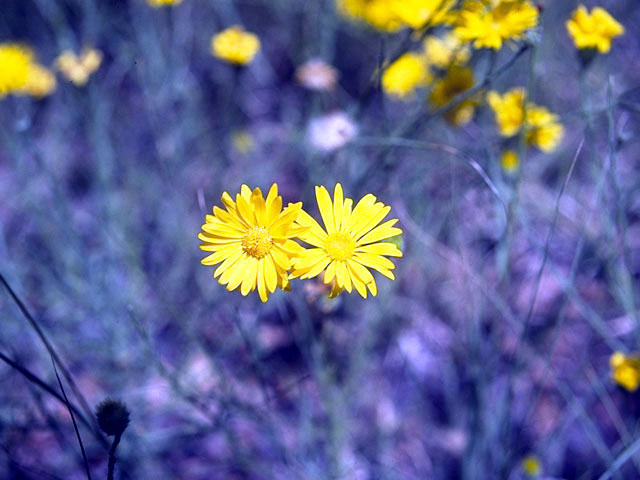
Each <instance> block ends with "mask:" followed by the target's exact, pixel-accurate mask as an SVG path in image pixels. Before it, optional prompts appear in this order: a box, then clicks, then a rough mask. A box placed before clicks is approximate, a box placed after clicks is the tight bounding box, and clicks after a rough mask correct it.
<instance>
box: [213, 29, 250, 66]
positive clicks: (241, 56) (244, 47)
mask: <svg viewBox="0 0 640 480" xmlns="http://www.w3.org/2000/svg"><path fill="white" fill-rule="evenodd" d="M259 50H260V39H259V38H258V37H257V36H256V35H254V34H253V33H250V32H246V31H245V30H244V29H243V28H242V27H241V26H239V25H234V26H233V27H229V28H227V29H226V30H223V31H222V32H220V33H218V34H216V35H214V36H213V38H212V39H211V52H212V53H213V56H214V57H217V58H220V59H222V60H225V61H227V62H229V63H234V64H236V65H246V64H248V63H250V62H251V61H252V60H253V58H254V57H255V56H256V54H257V53H258V51H259Z"/></svg>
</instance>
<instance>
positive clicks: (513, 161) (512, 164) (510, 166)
mask: <svg viewBox="0 0 640 480" xmlns="http://www.w3.org/2000/svg"><path fill="white" fill-rule="evenodd" d="M500 164H501V165H502V170H504V171H505V172H506V173H513V172H515V171H516V170H518V168H520V157H519V156H518V154H517V153H516V152H515V151H514V150H507V151H506V152H504V153H503V154H502V157H501V158H500Z"/></svg>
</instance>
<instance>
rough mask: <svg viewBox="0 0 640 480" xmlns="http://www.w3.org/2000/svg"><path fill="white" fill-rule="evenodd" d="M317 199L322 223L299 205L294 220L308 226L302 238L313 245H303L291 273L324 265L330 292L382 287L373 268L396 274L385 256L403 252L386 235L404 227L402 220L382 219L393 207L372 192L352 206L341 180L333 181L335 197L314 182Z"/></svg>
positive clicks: (305, 273) (312, 272)
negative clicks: (378, 285) (322, 225)
mask: <svg viewBox="0 0 640 480" xmlns="http://www.w3.org/2000/svg"><path fill="white" fill-rule="evenodd" d="M316 200H317V202H318V209H319V210H320V216H321V217H322V221H323V223H324V229H323V228H322V227H321V226H320V224H318V222H317V221H316V220H315V219H314V218H313V217H311V216H310V215H309V214H308V213H306V212H305V211H304V210H300V213H299V215H298V218H297V219H296V223H297V224H298V225H300V226H302V227H306V228H307V230H306V231H304V233H302V234H301V235H300V237H299V238H300V240H302V241H303V242H306V243H308V244H310V245H312V246H313V247H314V248H310V249H306V250H303V251H302V252H300V254H299V256H298V257H297V258H295V259H294V261H293V272H292V273H291V277H292V278H297V277H300V278H302V279H305V278H313V277H316V276H318V275H320V273H322V272H323V271H324V277H323V281H324V283H326V284H329V283H333V288H332V290H331V294H330V296H331V297H334V296H336V295H338V294H339V293H340V292H341V291H342V290H347V292H349V293H351V292H352V291H353V289H355V290H356V291H357V292H358V293H359V294H360V295H361V296H362V297H363V298H366V297H367V289H369V292H370V293H371V294H372V295H376V294H377V293H378V287H377V285H376V281H375V279H374V278H373V275H372V274H371V272H370V271H369V268H372V269H374V270H377V271H378V272H380V273H381V274H382V275H384V276H385V277H388V278H390V279H391V280H393V279H394V278H395V277H394V275H393V272H392V270H393V269H394V268H395V265H394V264H393V262H391V261H390V260H389V259H387V258H386V257H387V256H390V257H401V256H402V252H401V251H400V250H399V249H398V247H396V246H395V245H394V244H393V243H391V242H385V241H384V240H387V239H389V238H391V237H395V236H397V235H400V234H401V233H402V230H400V229H399V228H397V227H394V225H395V223H396V222H397V221H398V220H397V219H392V220H388V221H386V222H384V223H382V224H380V222H381V221H382V220H383V219H384V218H385V217H386V216H387V215H388V214H389V212H390V211H391V207H389V206H385V205H384V204H383V203H382V202H377V201H376V197H375V196H373V195H372V194H370V193H369V194H367V195H365V196H364V197H362V199H361V200H360V201H359V202H358V203H357V204H356V205H355V207H354V206H353V200H352V199H351V198H344V196H343V192H342V185H340V184H339V183H338V184H336V186H335V189H334V193H333V201H332V200H331V197H330V196H329V192H328V191H327V189H326V188H325V187H322V186H318V187H316Z"/></svg>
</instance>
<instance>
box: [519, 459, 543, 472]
mask: <svg viewBox="0 0 640 480" xmlns="http://www.w3.org/2000/svg"><path fill="white" fill-rule="evenodd" d="M522 470H524V473H526V474H527V475H528V476H530V477H537V476H539V475H540V473H542V464H541V463H540V459H539V458H538V457H536V456H535V455H527V456H526V457H524V458H523V459H522Z"/></svg>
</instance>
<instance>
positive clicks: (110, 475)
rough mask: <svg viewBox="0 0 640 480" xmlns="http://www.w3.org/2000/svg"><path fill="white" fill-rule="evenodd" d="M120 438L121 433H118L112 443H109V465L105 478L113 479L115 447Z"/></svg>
mask: <svg viewBox="0 0 640 480" xmlns="http://www.w3.org/2000/svg"><path fill="white" fill-rule="evenodd" d="M120 438H122V433H119V434H117V435H116V436H115V438H114V439H113V443H112V444H111V448H110V449H109V466H108V471H107V480H113V472H114V471H115V467H116V448H118V445H119V444H120Z"/></svg>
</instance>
